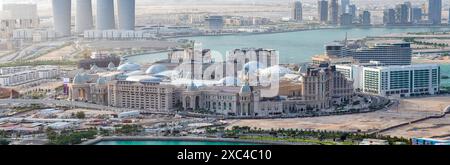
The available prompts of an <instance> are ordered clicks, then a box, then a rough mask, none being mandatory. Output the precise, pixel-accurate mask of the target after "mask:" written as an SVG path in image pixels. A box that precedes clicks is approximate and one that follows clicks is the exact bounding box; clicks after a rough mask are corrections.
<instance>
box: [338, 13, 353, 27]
mask: <svg viewBox="0 0 450 165" xmlns="http://www.w3.org/2000/svg"><path fill="white" fill-rule="evenodd" d="M352 24H353V16H352V15H351V14H349V13H344V14H342V15H341V19H340V25H341V26H350V25H352Z"/></svg>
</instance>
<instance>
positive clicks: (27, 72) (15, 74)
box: [0, 66, 60, 86]
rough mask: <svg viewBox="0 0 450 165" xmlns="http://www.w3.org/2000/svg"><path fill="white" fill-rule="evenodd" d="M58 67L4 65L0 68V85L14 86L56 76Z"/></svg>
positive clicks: (58, 70) (58, 71)
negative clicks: (4, 66)
mask: <svg viewBox="0 0 450 165" xmlns="http://www.w3.org/2000/svg"><path fill="white" fill-rule="evenodd" d="M59 75H60V69H59V67H56V66H39V67H34V68H33V67H28V66H25V67H6V68H0V86H16V85H22V84H26V83H32V82H35V81H39V80H45V79H53V78H58V77H59Z"/></svg>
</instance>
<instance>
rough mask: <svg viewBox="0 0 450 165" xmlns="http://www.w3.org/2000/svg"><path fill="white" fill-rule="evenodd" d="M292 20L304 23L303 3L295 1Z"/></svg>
mask: <svg viewBox="0 0 450 165" xmlns="http://www.w3.org/2000/svg"><path fill="white" fill-rule="evenodd" d="M292 19H293V20H295V21H303V6H302V2H300V1H295V2H294V5H293V11H292Z"/></svg>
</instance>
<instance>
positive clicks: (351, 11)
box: [348, 5, 358, 20]
mask: <svg viewBox="0 0 450 165" xmlns="http://www.w3.org/2000/svg"><path fill="white" fill-rule="evenodd" d="M357 11H358V8H357V7H356V5H349V6H348V13H349V14H350V15H352V19H353V20H355V19H356V17H357V15H356V13H357Z"/></svg>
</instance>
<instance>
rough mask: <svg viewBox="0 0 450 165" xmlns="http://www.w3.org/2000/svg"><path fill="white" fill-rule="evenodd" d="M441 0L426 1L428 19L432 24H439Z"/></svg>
mask: <svg viewBox="0 0 450 165" xmlns="http://www.w3.org/2000/svg"><path fill="white" fill-rule="evenodd" d="M441 19H442V0H429V1H428V21H429V22H430V23H431V24H433V25H439V24H441Z"/></svg>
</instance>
